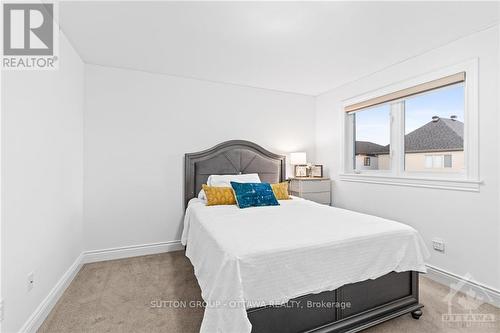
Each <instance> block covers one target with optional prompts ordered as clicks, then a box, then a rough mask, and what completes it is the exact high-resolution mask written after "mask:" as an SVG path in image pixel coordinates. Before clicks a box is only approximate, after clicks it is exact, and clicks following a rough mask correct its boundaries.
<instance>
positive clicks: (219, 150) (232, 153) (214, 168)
mask: <svg viewBox="0 0 500 333" xmlns="http://www.w3.org/2000/svg"><path fill="white" fill-rule="evenodd" d="M242 173H258V174H259V177H260V179H261V181H263V182H267V183H277V182H281V181H284V180H285V179H286V175H285V156H283V155H277V154H274V153H271V152H270V151H267V150H266V149H264V148H262V147H261V146H259V145H257V144H255V143H253V142H249V141H243V140H231V141H226V142H223V143H221V144H218V145H217V146H215V147H213V148H210V149H207V150H204V151H200V152H197V153H189V154H186V155H185V174H184V178H185V179H184V204H185V207H187V203H188V201H189V200H191V199H192V198H194V197H195V196H197V195H198V192H199V191H200V190H201V185H202V184H206V182H207V179H208V176H210V175H237V174H242Z"/></svg>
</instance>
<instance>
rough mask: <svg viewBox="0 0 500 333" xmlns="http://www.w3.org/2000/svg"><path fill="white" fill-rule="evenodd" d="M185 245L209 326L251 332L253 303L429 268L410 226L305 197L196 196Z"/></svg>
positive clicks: (276, 301)
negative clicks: (233, 201)
mask: <svg viewBox="0 0 500 333" xmlns="http://www.w3.org/2000/svg"><path fill="white" fill-rule="evenodd" d="M182 244H184V245H186V246H187V248H186V256H187V257H188V258H189V259H190V260H191V263H192V264H193V267H194V272H195V275H196V277H197V279H198V283H199V285H200V288H201V291H202V297H203V299H204V301H205V302H206V308H205V315H204V318H203V322H202V326H201V332H250V331H251V328H252V327H251V323H250V321H249V320H248V318H247V315H246V309H248V308H252V307H259V306H264V305H279V304H283V303H286V302H287V301H288V300H290V299H291V298H295V297H299V296H302V295H306V294H311V293H319V292H322V291H327V290H334V289H337V288H339V287H341V286H343V285H345V284H349V283H355V282H359V281H364V280H367V279H375V278H378V277H380V276H382V275H385V274H387V273H390V272H392V271H395V272H403V271H410V270H413V271H419V272H425V271H426V268H425V263H424V259H425V258H426V257H427V256H428V251H427V249H426V247H425V244H424V243H423V240H422V238H421V237H420V235H419V234H418V232H417V231H416V230H415V229H413V228H412V227H410V226H408V225H405V224H402V223H398V222H395V221H390V220H387V219H383V218H379V217H375V216H371V215H366V214H361V213H357V212H353V211H349V210H345V209H339V208H335V207H329V206H325V205H320V204H317V203H314V202H312V201H308V200H304V199H300V198H293V199H292V200H280V206H270V207H254V208H247V209H239V208H238V207H237V206H206V205H205V204H204V203H203V201H201V200H199V199H196V198H195V199H192V200H191V201H190V202H189V205H188V208H187V210H186V215H185V219H184V230H183V234H182Z"/></svg>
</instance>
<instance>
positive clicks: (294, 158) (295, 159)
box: [290, 152, 307, 165]
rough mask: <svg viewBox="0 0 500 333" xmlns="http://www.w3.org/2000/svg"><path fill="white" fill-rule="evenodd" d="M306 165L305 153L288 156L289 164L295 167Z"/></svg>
mask: <svg viewBox="0 0 500 333" xmlns="http://www.w3.org/2000/svg"><path fill="white" fill-rule="evenodd" d="M306 163H307V158H306V153H305V152H297V153H291V154H290V164H292V165H297V164H306Z"/></svg>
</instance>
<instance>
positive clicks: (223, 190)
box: [202, 184, 236, 206]
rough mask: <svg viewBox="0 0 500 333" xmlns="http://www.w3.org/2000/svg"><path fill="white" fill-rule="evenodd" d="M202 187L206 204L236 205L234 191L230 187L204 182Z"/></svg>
mask: <svg viewBox="0 0 500 333" xmlns="http://www.w3.org/2000/svg"><path fill="white" fill-rule="evenodd" d="M202 187H203V191H205V196H206V197H207V206H216V205H236V199H235V197H234V191H233V189H232V188H231V187H218V186H208V185H205V184H203V185H202Z"/></svg>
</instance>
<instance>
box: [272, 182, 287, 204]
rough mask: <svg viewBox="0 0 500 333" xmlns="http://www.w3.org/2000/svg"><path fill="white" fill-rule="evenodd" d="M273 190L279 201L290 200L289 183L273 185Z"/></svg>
mask: <svg viewBox="0 0 500 333" xmlns="http://www.w3.org/2000/svg"><path fill="white" fill-rule="evenodd" d="M271 188H272V189H273V192H274V196H275V197H276V199H278V200H289V199H290V196H289V195H288V182H282V183H277V184H271Z"/></svg>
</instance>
